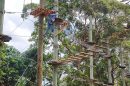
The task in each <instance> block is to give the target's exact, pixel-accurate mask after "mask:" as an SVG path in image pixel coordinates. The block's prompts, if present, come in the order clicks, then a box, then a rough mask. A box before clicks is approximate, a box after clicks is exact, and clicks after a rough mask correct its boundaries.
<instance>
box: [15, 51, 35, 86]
mask: <svg viewBox="0 0 130 86" xmlns="http://www.w3.org/2000/svg"><path fill="white" fill-rule="evenodd" d="M36 55H37V52H36V54H35V55H34V57H36ZM34 57H33V58H34ZM23 58H24V59H27V58H25V57H23ZM32 60H33V59H32ZM34 61H35V60H34ZM31 64H32V62H31V63H30V64H28V66H27V67H26V69H25V70H24V72H23V74H22V75H21V76H20V78H19V79H18V80H17V82H16V84H15V86H17V85H18V83H19V80H20V79H21V78H22V77H23V76H24V74H25V73H26V71H27V70H28V68H29V65H31ZM33 65H34V64H33Z"/></svg>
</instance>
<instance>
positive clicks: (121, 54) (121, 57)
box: [120, 44, 126, 86]
mask: <svg viewBox="0 0 130 86" xmlns="http://www.w3.org/2000/svg"><path fill="white" fill-rule="evenodd" d="M120 60H121V64H120V66H121V72H122V74H121V77H122V84H123V85H122V86H126V84H125V73H124V72H125V71H124V68H125V65H124V59H123V47H122V44H121V46H120Z"/></svg>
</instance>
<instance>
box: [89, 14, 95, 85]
mask: <svg viewBox="0 0 130 86" xmlns="http://www.w3.org/2000/svg"><path fill="white" fill-rule="evenodd" d="M89 21H90V27H89V42H93V40H92V16H90V17H89ZM89 48H90V49H92V48H93V47H92V46H90V47H89ZM90 54H93V53H92V52H91V53H90ZM90 79H91V80H93V79H94V77H93V56H90ZM90 86H94V85H93V81H92V82H91V83H90Z"/></svg>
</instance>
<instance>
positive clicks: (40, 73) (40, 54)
mask: <svg viewBox="0 0 130 86" xmlns="http://www.w3.org/2000/svg"><path fill="white" fill-rule="evenodd" d="M44 4H45V0H40V7H41V8H44ZM43 18H44V16H42V15H40V16H39V29H38V55H37V86H43V85H42V81H43V69H42V68H43V66H42V63H43V38H44V37H43Z"/></svg>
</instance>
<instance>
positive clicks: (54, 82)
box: [53, 0, 58, 86]
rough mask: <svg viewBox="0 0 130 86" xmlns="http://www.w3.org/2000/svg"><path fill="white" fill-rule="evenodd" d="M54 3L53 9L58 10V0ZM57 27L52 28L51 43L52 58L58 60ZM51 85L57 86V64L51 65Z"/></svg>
mask: <svg viewBox="0 0 130 86" xmlns="http://www.w3.org/2000/svg"><path fill="white" fill-rule="evenodd" d="M54 3H56V6H55V8H54V9H55V11H58V0H54ZM57 17H58V13H57ZM57 29H58V28H57V27H55V30H54V39H53V41H54V45H53V50H54V52H53V58H54V60H58V35H55V34H56V33H57V31H58V30H57ZM53 71H54V72H53V86H57V79H58V73H57V66H54V67H53Z"/></svg>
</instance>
